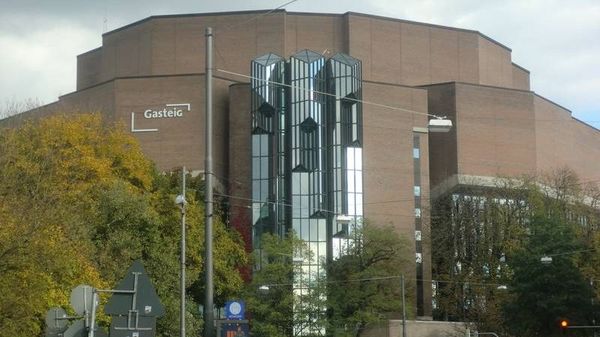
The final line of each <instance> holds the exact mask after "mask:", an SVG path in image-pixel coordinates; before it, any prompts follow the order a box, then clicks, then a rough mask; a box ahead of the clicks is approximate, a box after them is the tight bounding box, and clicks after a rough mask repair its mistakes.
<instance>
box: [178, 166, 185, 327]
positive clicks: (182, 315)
mask: <svg viewBox="0 0 600 337" xmlns="http://www.w3.org/2000/svg"><path fill="white" fill-rule="evenodd" d="M181 196H182V202H181V259H180V262H181V268H180V277H181V283H180V284H181V288H180V292H181V299H180V302H181V303H180V304H181V307H180V308H179V315H180V317H179V331H180V335H181V337H185V166H184V167H182V169H181Z"/></svg>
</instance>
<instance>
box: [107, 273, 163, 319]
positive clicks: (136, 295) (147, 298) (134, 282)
mask: <svg viewBox="0 0 600 337" xmlns="http://www.w3.org/2000/svg"><path fill="white" fill-rule="evenodd" d="M116 290H118V291H124V292H123V293H119V292H116V293H114V294H113V296H112V297H111V298H110V300H109V301H108V303H107V304H106V306H105V307H104V312H105V313H106V314H108V315H129V314H130V313H131V312H132V311H135V312H137V313H138V315H142V316H152V317H160V316H163V315H164V314H165V308H164V307H163V306H162V304H161V303H160V299H159V298H158V296H157V295H156V290H155V289H154V286H153V285H152V282H151V281H150V278H149V277H148V274H147V273H146V270H145V269H144V266H143V265H142V263H141V262H140V261H135V262H134V263H133V265H132V266H131V267H129V269H128V270H127V273H126V274H125V278H123V280H122V281H121V282H120V283H119V285H118V286H117V288H116ZM134 290H135V292H134Z"/></svg>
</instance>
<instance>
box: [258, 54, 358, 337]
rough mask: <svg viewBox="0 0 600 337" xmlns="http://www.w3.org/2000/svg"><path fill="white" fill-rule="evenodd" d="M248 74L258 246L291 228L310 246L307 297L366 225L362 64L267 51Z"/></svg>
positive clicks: (302, 288)
mask: <svg viewBox="0 0 600 337" xmlns="http://www.w3.org/2000/svg"><path fill="white" fill-rule="evenodd" d="M251 75H252V82H251V104H252V107H251V113H252V226H253V227H252V228H253V246H254V248H255V249H257V248H260V236H261V235H262V234H263V233H265V232H269V233H275V234H278V235H280V236H283V235H285V234H286V233H288V232H290V231H293V232H294V233H295V234H296V235H297V236H298V237H299V238H300V239H302V240H303V241H304V242H305V243H306V244H307V246H308V247H309V248H310V250H311V252H312V255H313V259H311V260H306V261H304V262H303V263H302V265H301V266H299V267H301V268H302V275H303V278H302V279H303V280H304V281H303V282H298V283H297V284H295V285H294V288H295V290H294V291H295V292H296V293H297V294H298V295H300V296H299V297H302V294H303V293H304V292H308V287H309V285H310V283H311V282H314V281H316V280H318V279H319V278H320V276H322V275H321V274H322V273H323V263H324V261H326V260H328V259H335V258H336V257H338V256H340V255H341V254H344V250H345V249H347V247H348V243H349V242H348V240H352V238H353V233H354V230H355V229H356V227H357V226H360V224H361V223H362V216H363V197H362V196H363V188H362V104H361V99H362V81H361V62H360V61H359V60H357V59H355V58H353V57H351V56H348V55H345V54H337V55H335V56H333V57H331V58H330V59H325V58H324V57H323V56H322V55H321V54H319V53H316V52H313V51H310V50H303V51H300V52H298V53H296V54H295V55H293V56H291V57H290V58H289V60H287V61H286V60H285V59H283V58H282V57H280V56H277V55H274V54H266V55H263V56H260V57H258V58H256V59H254V60H253V61H252V71H251ZM315 329H317V330H318V329H319V327H315ZM309 330H311V329H309ZM312 330H313V332H314V329H312Z"/></svg>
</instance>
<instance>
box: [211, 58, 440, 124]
mask: <svg viewBox="0 0 600 337" xmlns="http://www.w3.org/2000/svg"><path fill="white" fill-rule="evenodd" d="M215 70H216V71H218V72H222V73H225V74H229V75H234V76H239V77H244V78H249V79H252V80H257V81H262V82H266V83H269V84H274V85H279V86H282V87H288V88H290V89H299V90H303V91H307V92H310V93H316V94H320V95H324V96H330V97H334V98H335V99H345V100H348V101H352V102H356V103H362V104H366V105H372V106H376V107H380V108H386V109H391V110H396V111H403V112H408V113H411V114H415V115H423V116H429V117H434V118H439V119H442V118H445V117H443V116H439V115H435V114H430V113H427V112H422V111H416V110H411V109H405V108H400V107H396V106H392V105H386V104H381V103H375V102H370V101H365V100H361V99H355V98H350V97H342V96H338V95H335V94H331V93H328V92H323V91H318V90H313V89H306V88H304V87H299V86H295V85H292V84H286V83H281V82H274V81H269V80H266V79H262V78H258V77H255V76H250V75H245V74H242V73H237V72H234V71H228V70H224V69H215Z"/></svg>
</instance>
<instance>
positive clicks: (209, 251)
mask: <svg viewBox="0 0 600 337" xmlns="http://www.w3.org/2000/svg"><path fill="white" fill-rule="evenodd" d="M205 36H206V94H205V97H204V100H205V103H206V111H205V112H206V120H205V124H204V133H205V136H206V144H205V145H206V149H205V157H204V177H205V181H206V191H205V195H206V197H205V198H206V202H205V208H204V216H205V224H204V225H205V229H204V236H205V238H204V240H205V244H204V249H205V252H204V267H205V271H204V273H205V274H204V276H205V287H206V290H205V296H204V337H214V331H213V330H214V309H213V307H214V305H213V293H214V284H213V228H212V216H213V184H212V70H213V64H212V61H213V60H212V42H213V41H212V39H213V33H212V28H211V27H206V34H205Z"/></svg>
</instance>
